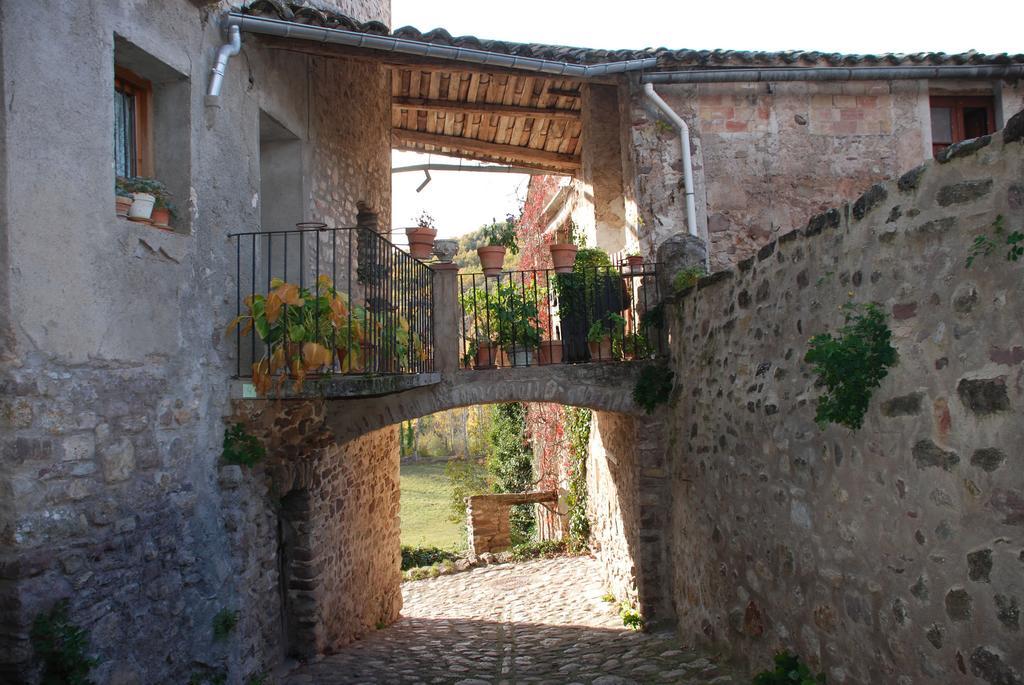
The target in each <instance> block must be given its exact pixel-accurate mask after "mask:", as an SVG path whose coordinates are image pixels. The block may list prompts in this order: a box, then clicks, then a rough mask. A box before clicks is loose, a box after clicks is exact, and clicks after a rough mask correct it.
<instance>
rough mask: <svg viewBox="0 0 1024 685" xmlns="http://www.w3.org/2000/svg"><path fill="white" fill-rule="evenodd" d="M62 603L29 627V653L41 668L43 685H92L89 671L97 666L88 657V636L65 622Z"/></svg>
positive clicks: (75, 626) (64, 605)
mask: <svg viewBox="0 0 1024 685" xmlns="http://www.w3.org/2000/svg"><path fill="white" fill-rule="evenodd" d="M68 608H69V604H68V600H66V599H62V600H60V601H59V602H57V603H56V604H55V605H54V607H53V608H52V609H51V610H50V611H49V612H47V613H45V614H40V615H38V616H36V619H35V621H34V622H33V623H32V632H31V633H30V637H31V640H32V649H33V651H34V652H35V656H36V659H37V660H38V661H39V662H40V663H41V664H42V674H41V677H42V683H43V685H93V682H94V681H93V680H91V679H90V678H89V671H91V670H92V669H93V667H95V666H97V665H98V664H99V662H98V661H97V660H96V659H93V658H91V657H89V656H88V651H89V633H88V631H86V630H85V629H84V628H80V627H78V626H77V625H75V624H74V623H72V622H71V619H70V618H68Z"/></svg>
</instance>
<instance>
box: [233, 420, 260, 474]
mask: <svg viewBox="0 0 1024 685" xmlns="http://www.w3.org/2000/svg"><path fill="white" fill-rule="evenodd" d="M222 456H223V457H224V461H226V462H227V463H229V464H241V465H243V466H253V465H255V464H256V463H257V462H259V461H260V460H261V459H263V458H264V457H265V456H267V450H266V448H265V447H264V446H263V443H262V442H260V439H259V438H257V437H256V436H255V435H250V434H249V433H247V432H246V431H245V426H244V425H243V424H241V423H236V424H235V425H234V426H231V427H230V428H226V429H225V430H224V452H223V453H222Z"/></svg>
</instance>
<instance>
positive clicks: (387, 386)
mask: <svg viewBox="0 0 1024 685" xmlns="http://www.w3.org/2000/svg"><path fill="white" fill-rule="evenodd" d="M648 364H650V362H639V361H634V362H617V363H590V364H558V365H551V366H531V367H526V368H503V369H493V370H488V371H471V370H458V371H453V372H450V373H440V374H423V377H422V378H419V379H415V378H408V379H406V378H401V377H396V378H386V377H385V378H375V379H346V378H344V377H341V378H338V379H337V380H329V381H324V382H322V383H320V384H316V383H313V384H307V385H308V387H307V388H306V389H305V391H304V392H303V394H301V395H298V396H290V397H285V398H280V399H258V400H241V401H239V402H236V410H241V413H245V414H250V415H251V414H252V413H254V412H255V413H262V412H263V411H265V410H266V409H268V408H270V406H273V407H274V409H273V410H272V411H271V413H279V412H284V413H290V411H291V410H294V409H297V406H296V405H303V404H315V405H319V406H318V408H317V411H316V413H317V414H319V415H320V417H321V418H322V421H323V425H324V427H325V428H327V429H329V430H330V433H331V434H332V438H333V440H334V441H336V442H337V443H338V444H342V443H346V442H349V441H350V440H354V439H356V438H358V437H360V436H362V435H366V434H367V433H371V432H373V431H375V430H379V429H381V428H384V427H386V426H390V425H394V424H397V423H400V422H402V421H408V420H410V419H416V418H420V417H422V416H429V415H430V414H433V413H436V412H440V411H445V410H448V409H455V408H458V407H467V406H472V405H476V404H497V403H501V402H553V403H556V404H564V405H567V406H573V407H586V408H588V409H595V410H597V411H603V412H615V413H619V414H627V415H640V414H642V413H643V410H641V409H640V408H639V407H637V406H636V403H634V402H633V386H634V384H635V383H636V379H637V377H638V376H639V374H640V371H641V369H643V368H644V367H645V366H647V365H648ZM417 383H418V385H417ZM424 383H425V384H424Z"/></svg>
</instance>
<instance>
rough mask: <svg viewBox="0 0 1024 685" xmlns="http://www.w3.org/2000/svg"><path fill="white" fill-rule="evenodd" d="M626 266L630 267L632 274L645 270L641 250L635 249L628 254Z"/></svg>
mask: <svg viewBox="0 0 1024 685" xmlns="http://www.w3.org/2000/svg"><path fill="white" fill-rule="evenodd" d="M626 264H627V265H629V271H630V273H635V272H637V271H641V270H643V266H644V256H643V255H642V254H640V249H639V248H634V249H632V250H630V251H629V252H627V253H626Z"/></svg>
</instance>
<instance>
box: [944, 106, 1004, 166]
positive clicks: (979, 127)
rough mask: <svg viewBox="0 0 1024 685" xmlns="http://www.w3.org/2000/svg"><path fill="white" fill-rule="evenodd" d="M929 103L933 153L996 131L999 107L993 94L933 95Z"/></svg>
mask: <svg viewBox="0 0 1024 685" xmlns="http://www.w3.org/2000/svg"><path fill="white" fill-rule="evenodd" d="M930 106H931V114H932V117H931V118H932V154H933V155H934V154H937V153H938V152H940V151H941V150H943V149H945V148H947V147H949V146H950V145H952V144H953V143H959V142H960V141H961V140H969V139H971V138H977V137H979V136H984V135H987V134H989V133H995V130H996V106H995V100H994V99H993V98H991V97H988V96H985V95H964V96H947V95H933V96H932V97H931V98H930Z"/></svg>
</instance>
